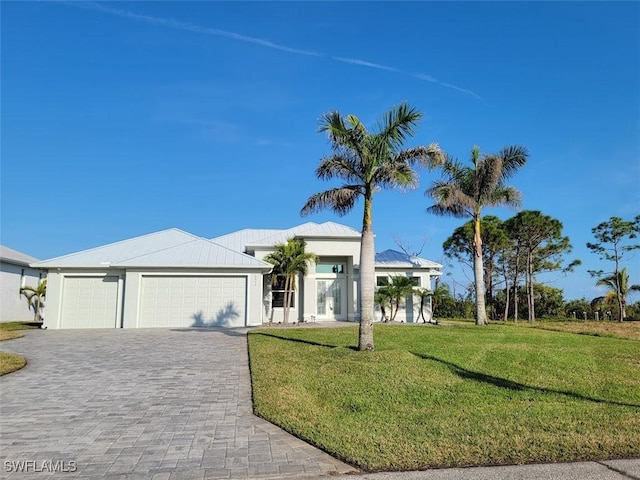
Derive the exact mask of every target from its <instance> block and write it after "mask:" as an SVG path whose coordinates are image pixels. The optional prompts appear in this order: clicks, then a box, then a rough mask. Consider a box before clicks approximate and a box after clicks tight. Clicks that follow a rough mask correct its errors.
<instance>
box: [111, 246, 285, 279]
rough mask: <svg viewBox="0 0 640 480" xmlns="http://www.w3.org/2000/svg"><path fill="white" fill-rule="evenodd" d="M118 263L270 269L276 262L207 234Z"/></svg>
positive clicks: (117, 265) (150, 265) (140, 265)
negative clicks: (226, 244)
mask: <svg viewBox="0 0 640 480" xmlns="http://www.w3.org/2000/svg"><path fill="white" fill-rule="evenodd" d="M112 265H113V266H114V267H207V268H214V267H246V268H260V269H262V270H265V271H269V270H271V269H272V268H273V265H271V264H269V263H266V262H262V261H260V260H258V259H256V258H254V257H251V256H249V255H245V254H244V253H240V252H236V251H234V250H231V249H229V248H226V247H223V246H222V245H217V244H215V243H213V242H211V241H209V240H206V239H204V238H199V239H197V240H193V241H192V242H189V243H185V244H183V245H178V246H175V247H171V248H167V249H164V250H160V251H157V252H153V253H149V254H146V255H141V256H138V257H135V258H130V259H128V260H125V261H122V262H115V263H113V264H112Z"/></svg>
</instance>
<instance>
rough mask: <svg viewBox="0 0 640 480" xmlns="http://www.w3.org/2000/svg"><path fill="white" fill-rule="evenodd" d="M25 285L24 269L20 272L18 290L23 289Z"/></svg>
mask: <svg viewBox="0 0 640 480" xmlns="http://www.w3.org/2000/svg"><path fill="white" fill-rule="evenodd" d="M26 283H27V277H26V276H25V275H24V268H23V269H22V271H21V272H20V288H24V287H25V285H26Z"/></svg>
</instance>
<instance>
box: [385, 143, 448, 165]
mask: <svg viewBox="0 0 640 480" xmlns="http://www.w3.org/2000/svg"><path fill="white" fill-rule="evenodd" d="M395 161H397V162H403V163H408V164H409V165H414V164H416V163H418V164H419V165H421V166H423V167H428V168H435V167H438V166H441V165H443V164H444V162H445V154H444V153H443V152H442V150H441V149H440V146H439V145H438V144H437V143H432V144H430V145H428V146H426V147H422V146H420V147H413V148H407V149H405V150H402V151H401V152H398V154H397V156H396V158H395Z"/></svg>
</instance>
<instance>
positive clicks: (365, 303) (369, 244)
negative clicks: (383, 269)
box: [358, 189, 376, 350]
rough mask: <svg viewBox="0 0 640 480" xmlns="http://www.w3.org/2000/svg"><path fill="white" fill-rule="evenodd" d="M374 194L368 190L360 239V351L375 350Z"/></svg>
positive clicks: (365, 197)
mask: <svg viewBox="0 0 640 480" xmlns="http://www.w3.org/2000/svg"><path fill="white" fill-rule="evenodd" d="M372 199H373V192H372V191H371V190H370V189H367V191H366V192H365V196H364V215H363V218H362V237H361V239H360V295H359V302H360V332H359V341H358V350H373V308H374V305H373V296H374V290H375V287H374V284H375V276H376V272H375V263H374V262H375V250H374V244H373V228H372V222H371V202H372Z"/></svg>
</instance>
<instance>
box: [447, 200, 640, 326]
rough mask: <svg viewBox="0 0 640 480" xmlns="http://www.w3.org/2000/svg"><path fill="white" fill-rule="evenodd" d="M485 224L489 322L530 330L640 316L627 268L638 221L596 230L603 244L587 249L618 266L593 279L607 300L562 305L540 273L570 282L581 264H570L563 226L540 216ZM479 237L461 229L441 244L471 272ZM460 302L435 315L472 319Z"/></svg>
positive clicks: (451, 301)
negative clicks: (553, 320)
mask: <svg viewBox="0 0 640 480" xmlns="http://www.w3.org/2000/svg"><path fill="white" fill-rule="evenodd" d="M481 222H482V233H481V244H482V250H483V258H484V260H485V263H484V269H483V279H482V280H483V283H484V285H486V289H485V298H484V303H485V304H486V306H487V312H488V315H489V316H490V318H492V319H501V320H505V321H506V320H508V319H512V320H514V321H516V322H517V321H518V319H519V318H527V319H528V320H529V321H531V322H532V321H534V320H535V319H536V318H540V317H567V318H582V319H585V318H589V319H596V318H597V319H599V320H605V319H607V320H611V319H613V320H619V321H622V320H623V319H625V318H627V319H631V318H634V317H635V316H640V309H639V308H638V307H637V305H634V306H629V305H627V296H628V295H629V294H630V293H632V292H634V291H640V286H639V285H634V284H632V283H631V281H630V279H629V275H628V273H627V269H626V267H623V266H622V265H623V263H622V261H623V258H624V257H625V255H626V254H628V253H629V252H631V251H632V250H635V249H638V248H640V245H638V244H636V243H634V242H633V240H634V239H635V238H636V235H637V233H638V232H640V216H638V217H636V218H635V219H633V220H631V221H624V220H622V219H620V218H618V217H612V218H611V219H610V220H609V221H607V222H603V223H601V224H600V225H598V226H597V227H595V228H593V229H592V231H593V234H594V236H595V238H596V240H597V242H595V243H588V244H587V246H588V248H589V249H591V250H592V251H594V252H595V253H597V254H598V255H599V256H600V258H601V259H603V260H607V261H609V262H612V264H613V268H612V269H611V270H610V271H602V270H599V271H590V273H591V274H592V275H593V276H594V277H595V278H596V285H598V286H604V287H606V288H607V289H608V290H609V292H608V293H607V294H606V295H604V296H600V297H596V298H594V299H591V300H587V299H581V300H573V301H571V302H565V301H564V299H563V291H562V290H561V289H558V288H553V287H550V286H548V285H544V284H543V283H540V282H538V281H537V278H538V276H539V275H540V274H542V273H548V272H559V273H563V274H565V273H568V272H571V271H573V269H574V268H575V267H576V266H578V265H580V263H581V261H580V260H578V259H574V260H571V261H568V262H567V261H565V257H566V256H567V255H568V254H569V253H570V252H571V250H572V246H571V243H570V241H569V238H568V237H566V236H563V235H562V228H563V226H562V223H561V222H560V221H559V220H557V219H554V218H551V217H549V216H547V215H544V214H542V213H541V212H539V211H530V210H525V211H522V212H520V213H518V214H517V215H515V216H514V217H512V218H509V219H507V220H505V221H502V220H501V219H499V218H498V217H495V216H492V215H489V216H485V217H483V218H482V219H481ZM474 235H475V232H474V224H473V222H467V223H465V224H464V225H462V226H460V227H458V228H457V229H456V230H455V231H454V232H453V234H452V235H451V236H450V237H449V238H447V240H445V242H444V244H443V249H444V252H445V255H446V256H447V257H448V258H450V259H453V260H456V261H458V262H459V263H461V264H462V265H466V266H469V267H471V266H472V264H473V261H474V256H475V255H474V251H475V246H474ZM445 297H446V295H445ZM454 297H455V295H454V296H450V297H447V298H446V299H445V300H443V301H442V302H441V305H447V308H444V307H443V310H441V311H438V312H436V314H437V315H438V316H441V317H443V316H447V315H450V314H453V313H455V314H457V315H456V316H463V315H464V316H466V317H468V316H469V315H468V309H469V302H470V301H471V298H469V295H467V296H466V297H464V296H458V298H454ZM629 307H632V308H629ZM453 310H455V312H454V311H453Z"/></svg>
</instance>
